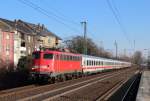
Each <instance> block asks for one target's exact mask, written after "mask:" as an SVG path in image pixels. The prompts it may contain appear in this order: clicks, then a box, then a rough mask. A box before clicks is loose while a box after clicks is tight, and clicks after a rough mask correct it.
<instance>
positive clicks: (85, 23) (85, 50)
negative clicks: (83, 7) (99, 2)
mask: <svg viewBox="0 0 150 101" xmlns="http://www.w3.org/2000/svg"><path fill="white" fill-rule="evenodd" d="M81 24H83V26H84V36H83V37H84V52H83V54H85V55H86V54H87V22H86V21H83V22H81Z"/></svg>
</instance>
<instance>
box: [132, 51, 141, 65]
mask: <svg viewBox="0 0 150 101" xmlns="http://www.w3.org/2000/svg"><path fill="white" fill-rule="evenodd" d="M142 60H143V59H142V53H141V52H140V51H136V52H135V53H134V55H133V63H135V64H137V65H140V64H141V63H142Z"/></svg>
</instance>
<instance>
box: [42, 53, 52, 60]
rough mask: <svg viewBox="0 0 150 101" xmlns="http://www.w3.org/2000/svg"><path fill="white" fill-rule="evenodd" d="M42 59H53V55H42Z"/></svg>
mask: <svg viewBox="0 0 150 101" xmlns="http://www.w3.org/2000/svg"><path fill="white" fill-rule="evenodd" d="M43 58H44V59H53V54H48V53H46V54H44V55H43Z"/></svg>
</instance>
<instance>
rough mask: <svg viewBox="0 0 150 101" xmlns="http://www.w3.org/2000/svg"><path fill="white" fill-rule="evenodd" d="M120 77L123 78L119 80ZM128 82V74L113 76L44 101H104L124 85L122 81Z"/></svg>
mask: <svg viewBox="0 0 150 101" xmlns="http://www.w3.org/2000/svg"><path fill="white" fill-rule="evenodd" d="M133 73H134V72H130V73H128V78H129V77H131V76H132V75H133ZM118 76H122V77H119V78H118ZM126 80H127V78H126V73H124V74H123V73H119V74H115V75H111V76H108V77H105V78H103V79H99V80H97V81H94V82H91V83H88V84H86V85H83V86H79V87H77V88H75V89H72V90H68V91H66V92H63V93H61V94H57V95H55V96H52V97H50V96H49V98H47V99H45V100H44V101H103V100H104V98H105V97H107V96H108V94H109V93H110V92H111V91H112V90H113V88H116V87H118V86H119V85H121V84H122V83H123V82H122V81H126ZM39 98H40V97H39ZM40 100H41V99H40ZM42 100H43V99H42Z"/></svg>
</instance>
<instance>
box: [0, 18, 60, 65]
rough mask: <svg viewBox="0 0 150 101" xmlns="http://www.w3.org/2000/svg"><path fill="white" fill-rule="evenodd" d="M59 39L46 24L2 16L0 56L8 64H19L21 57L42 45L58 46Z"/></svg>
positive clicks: (0, 20) (47, 46)
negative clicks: (3, 17)
mask: <svg viewBox="0 0 150 101" xmlns="http://www.w3.org/2000/svg"><path fill="white" fill-rule="evenodd" d="M59 40H61V38H59V37H58V36H56V35H55V34H54V33H52V32H50V31H49V30H48V29H47V28H45V27H44V25H40V24H37V25H36V24H31V23H28V22H24V21H22V20H14V21H10V20H6V19H2V18H0V56H1V59H2V61H3V62H6V64H14V66H17V64H18V61H19V59H20V58H21V57H23V56H28V55H32V52H33V51H35V50H39V48H40V47H44V48H53V47H57V45H58V44H59Z"/></svg>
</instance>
